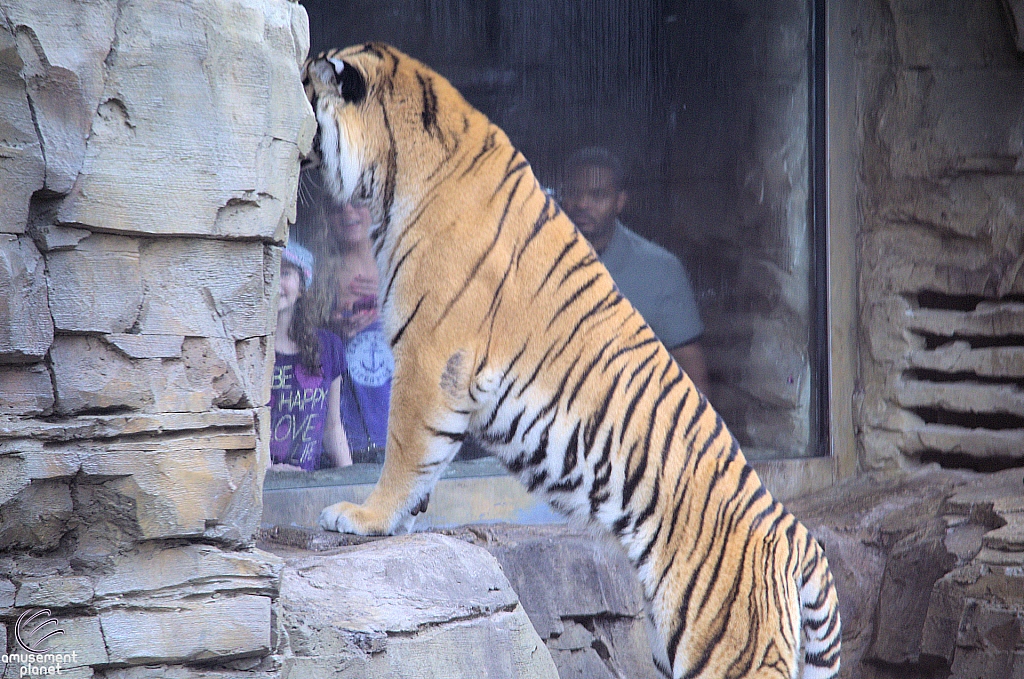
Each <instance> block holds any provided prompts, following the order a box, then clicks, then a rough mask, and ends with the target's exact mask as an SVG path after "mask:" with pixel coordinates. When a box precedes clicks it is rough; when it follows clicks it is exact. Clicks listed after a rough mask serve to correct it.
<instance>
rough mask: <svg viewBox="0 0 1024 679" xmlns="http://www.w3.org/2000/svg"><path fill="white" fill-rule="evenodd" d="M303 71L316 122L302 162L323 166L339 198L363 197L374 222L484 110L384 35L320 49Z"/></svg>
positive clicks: (413, 188)
mask: <svg viewBox="0 0 1024 679" xmlns="http://www.w3.org/2000/svg"><path fill="white" fill-rule="evenodd" d="M302 76H303V86H304V88H305V91H306V96H307V97H308V98H309V102H310V104H311V105H312V107H313V111H314V112H315V114H316V119H317V124H318V129H317V136H316V139H315V140H314V143H313V150H312V151H311V152H310V155H309V157H307V159H306V165H307V166H309V165H319V166H320V170H321V173H322V175H323V179H324V184H325V186H326V188H327V189H328V190H329V191H330V193H331V194H332V195H333V196H334V198H335V199H336V200H337V201H339V202H346V201H349V200H357V201H364V202H366V203H368V204H369V206H370V211H371V214H372V215H373V221H374V223H375V224H383V225H385V226H386V225H387V223H388V222H390V221H391V219H392V213H393V210H395V209H396V207H397V208H398V209H401V207H402V206H401V205H397V206H396V201H397V202H399V203H400V202H401V200H402V196H403V195H409V194H411V193H412V192H415V193H416V195H422V193H423V191H424V190H425V189H426V188H427V184H429V181H428V180H429V178H430V175H431V171H432V170H434V169H436V168H437V166H438V165H439V164H440V163H441V162H442V161H443V159H444V158H445V157H447V156H448V155H450V153H451V150H452V148H453V146H454V145H456V144H457V135H458V134H463V133H464V132H465V131H466V130H468V129H469V127H470V120H471V119H472V118H475V117H477V116H479V117H482V116H481V114H479V113H477V112H476V111H474V110H473V109H472V107H470V106H469V104H467V103H466V102H465V100H464V99H463V98H462V97H461V95H459V93H458V92H457V91H456V90H455V88H454V87H452V86H451V85H450V84H449V83H448V82H447V81H446V80H445V79H444V78H443V77H441V76H440V75H438V74H437V73H435V72H434V71H432V70H431V69H429V68H428V67H427V66H424V65H423V64H421V63H420V62H418V61H416V60H415V59H413V58H412V57H409V56H407V55H405V54H403V53H401V52H399V51H398V50H396V49H394V48H393V47H390V46H389V45H385V44H382V43H368V44H365V45H356V46H352V47H348V48H345V49H341V50H329V51H327V52H322V53H320V54H319V55H318V56H317V57H315V58H313V59H310V60H308V61H307V62H306V64H305V65H304V66H303V73H302ZM374 235H376V234H374Z"/></svg>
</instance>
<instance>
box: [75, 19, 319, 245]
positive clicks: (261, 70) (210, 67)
mask: <svg viewBox="0 0 1024 679" xmlns="http://www.w3.org/2000/svg"><path fill="white" fill-rule="evenodd" d="M295 13H296V12H295V10H294V9H292V8H291V7H290V6H289V4H287V3H260V4H255V5H251V4H243V5H240V4H237V3H229V2H214V3H193V2H161V3H158V4H157V5H155V6H154V5H133V4H129V5H122V6H121V11H120V12H119V14H118V23H117V31H118V36H117V39H118V49H117V50H116V51H114V52H111V57H110V58H109V59H108V60H107V69H106V72H105V75H106V81H105V85H106V86H105V88H104V90H103V94H102V95H101V97H100V99H99V105H98V106H97V107H96V108H95V109H93V110H94V111H95V115H94V117H93V118H92V121H91V132H90V135H89V138H88V142H87V146H86V151H85V159H84V163H83V170H82V176H81V177H80V178H79V180H78V182H77V183H76V184H75V187H74V189H73V190H72V192H71V195H70V196H69V198H68V200H67V201H66V202H65V203H64V204H63V205H62V207H61V212H60V219H61V221H63V222H77V223H81V224H87V225H94V226H100V227H103V228H105V229H112V230H118V231H133V232H142V233H155V234H162V235H176V234H177V235H184V234H197V235H211V234H218V235H223V236H228V237H246V238H251V237H257V236H262V237H272V236H273V235H274V233H275V230H276V229H277V226H278V224H279V222H280V220H281V216H282V214H284V213H286V212H287V211H288V208H289V205H290V203H291V201H292V200H294V198H293V197H294V175H296V173H297V171H298V163H297V160H298V152H299V141H300V138H301V137H302V134H303V131H304V130H305V129H306V128H308V126H309V122H308V121H309V119H310V118H311V111H310V108H309V105H308V103H307V102H306V99H305V97H304V95H303V93H302V89H301V85H300V82H299V78H298V68H299V65H298V64H297V63H296V60H295V54H296V51H297V46H296V44H295V34H294V31H293V23H294V18H293V17H294V16H295ZM185 35H187V36H195V38H194V39H190V40H183V39H182V36H185ZM239 54H244V55H245V59H239V58H238V55H239ZM168 64H173V67H168ZM168 93H173V96H169V95H168ZM213 112H216V113H213ZM218 213H220V214H221V219H220V220H218Z"/></svg>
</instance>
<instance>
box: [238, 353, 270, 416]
mask: <svg viewBox="0 0 1024 679" xmlns="http://www.w3.org/2000/svg"><path fill="white" fill-rule="evenodd" d="M272 344H273V342H272V340H271V338H270V337H253V338H252V339H248V340H239V341H238V342H235V353H236V355H237V357H238V367H239V371H240V376H241V379H242V382H243V384H245V391H246V394H248V398H249V401H250V402H251V403H252V404H253V405H254V406H261V405H265V404H267V403H270V380H271V376H272V375H273V373H274V350H273V348H272Z"/></svg>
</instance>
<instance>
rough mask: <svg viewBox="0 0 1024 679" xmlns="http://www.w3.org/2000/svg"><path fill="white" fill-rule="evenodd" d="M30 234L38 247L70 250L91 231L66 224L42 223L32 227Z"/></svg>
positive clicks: (49, 249)
mask: <svg viewBox="0 0 1024 679" xmlns="http://www.w3.org/2000/svg"><path fill="white" fill-rule="evenodd" d="M32 235H33V237H35V239H36V243H37V244H38V245H39V247H40V249H42V250H44V251H46V252H49V251H51V250H70V249H72V248H74V247H75V246H76V245H78V244H79V243H80V242H82V241H83V240H84V239H86V238H88V237H89V236H91V235H92V232H91V231H86V230H85V229H73V228H71V227H67V226H56V225H54V224H42V225H40V226H36V227H34V228H33V230H32Z"/></svg>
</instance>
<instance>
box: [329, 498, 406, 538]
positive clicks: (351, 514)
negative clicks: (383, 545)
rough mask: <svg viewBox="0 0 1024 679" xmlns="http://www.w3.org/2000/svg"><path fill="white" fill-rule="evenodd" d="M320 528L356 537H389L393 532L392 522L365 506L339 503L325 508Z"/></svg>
mask: <svg viewBox="0 0 1024 679" xmlns="http://www.w3.org/2000/svg"><path fill="white" fill-rule="evenodd" d="M319 523H320V527H321V528H323V529H324V530H331V531H335V532H338V533H353V534H355V535H388V534H390V533H392V532H393V528H392V526H391V523H392V522H391V521H389V520H387V518H386V517H379V516H376V515H375V514H374V513H373V512H372V511H370V510H368V509H367V508H366V507H365V506H363V505H357V504H352V503H351V502H339V503H337V504H333V505H331V506H329V507H324V509H323V511H321V512H320V519H319Z"/></svg>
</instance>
